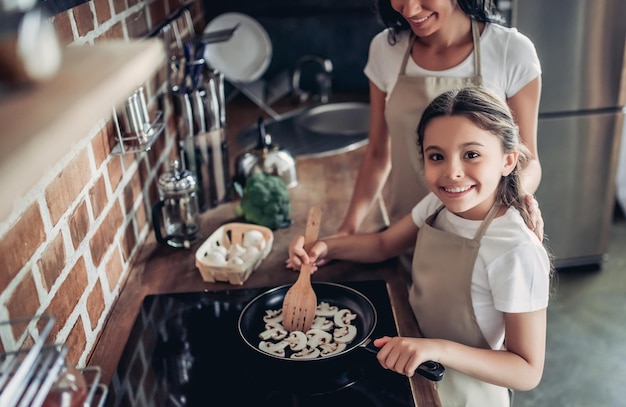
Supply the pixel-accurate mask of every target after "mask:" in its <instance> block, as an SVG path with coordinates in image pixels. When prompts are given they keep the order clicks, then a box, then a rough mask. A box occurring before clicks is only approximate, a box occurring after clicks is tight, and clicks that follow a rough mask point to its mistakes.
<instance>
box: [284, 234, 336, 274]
mask: <svg viewBox="0 0 626 407" xmlns="http://www.w3.org/2000/svg"><path fill="white" fill-rule="evenodd" d="M327 251H328V246H326V243H324V242H323V241H321V240H318V241H317V242H315V243H314V244H313V246H311V250H309V252H308V253H307V251H306V250H305V248H304V236H302V235H300V236H296V237H294V238H293V239H292V241H291V242H290V243H289V258H288V259H287V261H286V267H287V268H291V269H294V270H300V268H301V267H302V265H303V264H312V265H313V267H312V268H311V274H313V273H314V272H315V271H317V268H318V267H319V265H320V263H322V262H323V261H324V260H325V259H323V256H325V255H326V252H327ZM325 263H326V261H324V263H323V264H325Z"/></svg>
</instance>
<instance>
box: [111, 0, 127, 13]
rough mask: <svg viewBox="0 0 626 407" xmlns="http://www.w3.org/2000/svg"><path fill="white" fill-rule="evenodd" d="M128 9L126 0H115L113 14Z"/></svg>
mask: <svg viewBox="0 0 626 407" xmlns="http://www.w3.org/2000/svg"><path fill="white" fill-rule="evenodd" d="M126 9H127V7H126V0H113V14H119V13H121V12H122V11H124V10H126Z"/></svg>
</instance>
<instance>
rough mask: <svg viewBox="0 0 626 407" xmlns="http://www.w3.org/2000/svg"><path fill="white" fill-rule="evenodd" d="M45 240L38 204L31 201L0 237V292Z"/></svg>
mask: <svg viewBox="0 0 626 407" xmlns="http://www.w3.org/2000/svg"><path fill="white" fill-rule="evenodd" d="M45 241H46V232H45V228H44V224H43V220H42V218H41V212H40V211H39V204H38V203H33V204H32V205H31V206H30V207H28V209H26V211H24V213H23V214H22V216H21V217H20V218H19V219H18V220H17V222H16V223H15V225H13V227H12V228H11V229H10V230H9V231H8V232H7V234H6V235H5V236H4V237H2V239H0V292H2V291H4V290H5V289H6V287H7V286H8V285H9V283H10V282H11V280H12V279H13V278H14V277H15V276H16V275H17V273H18V272H19V271H20V270H21V269H22V267H24V264H26V263H27V262H28V261H29V260H30V258H31V257H32V256H33V253H35V251H36V250H37V249H38V248H39V246H41V244H42V243H43V242H45Z"/></svg>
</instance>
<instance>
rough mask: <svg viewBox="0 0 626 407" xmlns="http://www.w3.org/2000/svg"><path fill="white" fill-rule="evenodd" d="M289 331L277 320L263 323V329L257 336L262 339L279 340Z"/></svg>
mask: <svg viewBox="0 0 626 407" xmlns="http://www.w3.org/2000/svg"><path fill="white" fill-rule="evenodd" d="M288 333H289V332H287V330H286V329H285V328H284V327H283V326H282V325H281V324H279V323H278V322H272V323H269V324H266V325H265V331H263V332H261V333H260V334H259V338H261V339H263V340H268V339H274V340H277V341H279V340H281V339H283V338H285V337H286V336H287V334H288Z"/></svg>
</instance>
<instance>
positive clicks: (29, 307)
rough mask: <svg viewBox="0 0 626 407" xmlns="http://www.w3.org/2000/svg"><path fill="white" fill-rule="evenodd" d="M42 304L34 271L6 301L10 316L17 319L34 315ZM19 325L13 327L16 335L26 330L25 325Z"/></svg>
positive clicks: (29, 273) (26, 276) (27, 275)
mask: <svg viewBox="0 0 626 407" xmlns="http://www.w3.org/2000/svg"><path fill="white" fill-rule="evenodd" d="M40 305H41V303H40V302H39V295H38V294H37V287H36V286H35V280H34V279H33V275H32V273H31V272H28V273H26V275H25V276H24V278H23V279H22V280H21V281H20V282H19V284H18V285H17V287H16V288H15V291H13V293H12V294H11V297H10V298H9V299H8V300H7V302H6V308H7V311H8V313H9V318H11V319H15V318H19V317H29V316H32V315H34V314H36V313H37V310H38V309H39V306H40ZM18 325H19V324H18ZM18 325H16V326H14V327H13V328H14V335H16V336H17V335H20V334H21V333H22V332H23V330H24V329H23V327H19V326H18Z"/></svg>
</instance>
